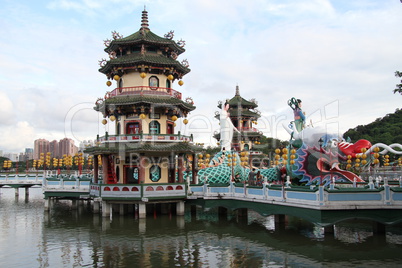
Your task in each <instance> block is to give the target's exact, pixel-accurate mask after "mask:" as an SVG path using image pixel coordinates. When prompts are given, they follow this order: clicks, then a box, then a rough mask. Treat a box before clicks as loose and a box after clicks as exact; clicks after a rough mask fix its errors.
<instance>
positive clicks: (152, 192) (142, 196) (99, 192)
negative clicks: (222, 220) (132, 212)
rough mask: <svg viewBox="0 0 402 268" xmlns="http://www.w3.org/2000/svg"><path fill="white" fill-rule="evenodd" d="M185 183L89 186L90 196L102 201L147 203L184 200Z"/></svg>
mask: <svg viewBox="0 0 402 268" xmlns="http://www.w3.org/2000/svg"><path fill="white" fill-rule="evenodd" d="M186 190H187V186H186V184H185V183H152V184H94V183H93V184H91V186H90V195H91V196H93V197H101V198H103V199H113V198H127V199H135V200H142V201H144V202H147V201H148V200H152V199H169V198H172V199H174V198H185V197H186V196H187V195H186V193H187V191H186Z"/></svg>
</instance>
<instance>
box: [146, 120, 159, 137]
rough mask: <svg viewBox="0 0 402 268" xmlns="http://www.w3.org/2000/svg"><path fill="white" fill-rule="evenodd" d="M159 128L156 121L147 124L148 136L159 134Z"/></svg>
mask: <svg viewBox="0 0 402 268" xmlns="http://www.w3.org/2000/svg"><path fill="white" fill-rule="evenodd" d="M160 131H161V126H160V124H159V122H158V121H156V120H154V121H151V122H150V123H149V134H160Z"/></svg>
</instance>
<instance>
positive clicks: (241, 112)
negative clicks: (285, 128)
mask: <svg viewBox="0 0 402 268" xmlns="http://www.w3.org/2000/svg"><path fill="white" fill-rule="evenodd" d="M229 114H230V117H237V116H244V117H255V118H256V119H257V118H260V117H261V116H260V115H259V114H258V113H256V112H253V111H250V110H247V109H241V110H239V109H231V108H229Z"/></svg>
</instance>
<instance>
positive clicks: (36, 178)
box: [0, 174, 43, 185]
mask: <svg viewBox="0 0 402 268" xmlns="http://www.w3.org/2000/svg"><path fill="white" fill-rule="evenodd" d="M42 178H43V176H42V175H39V174H5V175H0V185H13V184H27V185H29V184H32V185H40V184H42Z"/></svg>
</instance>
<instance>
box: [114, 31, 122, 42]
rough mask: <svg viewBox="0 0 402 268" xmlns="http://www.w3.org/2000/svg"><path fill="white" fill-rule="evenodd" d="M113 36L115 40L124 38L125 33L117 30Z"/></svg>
mask: <svg viewBox="0 0 402 268" xmlns="http://www.w3.org/2000/svg"><path fill="white" fill-rule="evenodd" d="M112 37H113V39H114V40H116V39H121V38H123V35H121V34H119V33H118V32H117V31H113V32H112Z"/></svg>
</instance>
